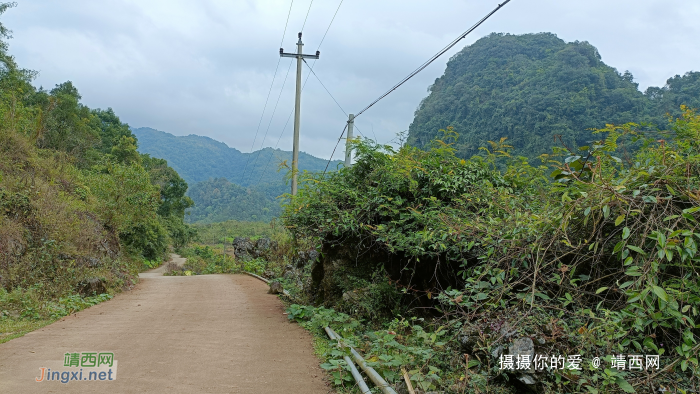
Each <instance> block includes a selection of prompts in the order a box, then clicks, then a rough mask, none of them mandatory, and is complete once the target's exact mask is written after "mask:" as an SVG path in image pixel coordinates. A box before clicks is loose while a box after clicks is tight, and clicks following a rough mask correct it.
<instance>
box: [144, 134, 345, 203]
mask: <svg viewBox="0 0 700 394" xmlns="http://www.w3.org/2000/svg"><path fill="white" fill-rule="evenodd" d="M133 132H134V135H136V136H137V137H138V139H139V151H140V152H142V153H148V154H150V155H152V156H157V157H162V158H165V159H166V160H168V163H169V164H170V165H171V166H172V167H173V168H174V169H175V170H176V171H177V172H178V173H179V174H181V175H182V177H183V178H184V179H185V180H186V181H187V182H188V183H189V184H191V185H192V184H194V183H196V182H201V181H206V180H209V179H213V178H226V179H227V180H229V181H231V182H233V183H236V184H238V185H241V186H246V187H247V186H254V185H255V186H258V187H259V188H262V189H266V190H267V189H269V194H270V195H271V197H273V198H274V197H277V196H278V195H280V194H282V193H284V192H286V191H287V189H286V186H285V182H284V172H283V171H277V170H278V166H279V164H280V163H281V162H283V161H285V160H286V161H287V163H291V162H292V152H289V151H283V150H280V149H272V148H269V147H268V148H264V149H261V150H257V151H255V152H251V153H243V152H241V151H239V150H238V149H236V148H231V147H229V146H228V145H226V144H225V143H223V142H219V141H216V140H214V139H212V138H209V137H205V136H201V135H195V134H190V135H187V136H175V135H173V134H170V133H166V132H164V131H159V130H155V129H152V128H150V127H141V128H136V129H133ZM326 163H327V160H324V159H320V158H317V157H314V156H311V155H309V154H307V153H304V152H300V153H299V168H300V170H307V171H323V169H324V168H325V167H326ZM338 163H339V161H335V162H333V163H331V164H330V165H329V168H332V169H335V168H336V165H337V164H338ZM244 170H245V171H244Z"/></svg>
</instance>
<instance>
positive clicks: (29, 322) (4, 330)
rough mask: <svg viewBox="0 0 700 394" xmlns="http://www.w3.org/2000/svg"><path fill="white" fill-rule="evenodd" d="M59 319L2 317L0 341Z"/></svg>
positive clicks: (13, 337) (2, 341)
mask: <svg viewBox="0 0 700 394" xmlns="http://www.w3.org/2000/svg"><path fill="white" fill-rule="evenodd" d="M57 320H59V319H40V320H34V319H24V318H13V317H4V318H1V319H0V343H5V342H7V341H10V340H13V339H15V338H19V337H21V336H23V335H24V334H26V333H28V332H32V331H34V330H38V329H40V328H42V327H46V326H48V325H49V324H51V323H54V322H56V321H57Z"/></svg>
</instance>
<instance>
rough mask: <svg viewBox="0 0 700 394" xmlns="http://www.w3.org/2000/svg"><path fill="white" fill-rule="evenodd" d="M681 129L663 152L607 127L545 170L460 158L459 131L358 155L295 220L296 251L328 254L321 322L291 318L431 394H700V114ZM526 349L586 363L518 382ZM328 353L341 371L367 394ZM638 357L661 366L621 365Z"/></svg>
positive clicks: (504, 160)
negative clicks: (422, 145) (507, 364)
mask: <svg viewBox="0 0 700 394" xmlns="http://www.w3.org/2000/svg"><path fill="white" fill-rule="evenodd" d="M680 112H681V115H680V116H679V117H677V118H672V119H670V123H669V124H668V126H669V131H666V132H661V134H660V135H662V136H663V139H657V138H653V139H650V138H647V137H646V134H645V131H647V130H649V128H648V127H645V126H642V125H638V124H634V123H627V124H624V125H620V126H614V125H608V126H607V127H605V128H603V129H599V130H596V131H595V132H594V135H593V138H596V139H597V141H595V142H592V143H591V144H590V145H588V146H582V147H578V148H575V149H571V150H570V149H569V148H567V147H565V146H564V147H560V148H556V149H555V150H554V151H553V153H552V154H548V155H543V156H541V157H540V158H541V163H542V164H541V165H537V166H532V165H530V164H528V161H527V160H526V159H525V158H522V157H514V156H512V149H511V148H510V147H509V146H508V145H507V142H508V141H507V140H505V139H503V140H501V141H498V142H492V143H491V145H490V146H489V147H488V148H484V149H482V151H481V152H482V153H481V154H480V155H477V156H474V157H472V158H471V159H469V160H465V159H461V158H459V157H457V156H456V152H455V145H454V144H455V141H456V140H457V135H456V133H455V132H454V131H453V130H451V129H448V130H446V131H445V130H443V137H442V138H441V140H436V141H434V142H433V144H432V146H431V148H430V149H429V150H427V151H423V150H419V149H417V148H413V147H408V146H404V147H401V148H400V149H398V150H394V149H393V148H392V147H390V146H380V145H376V144H373V143H371V142H367V141H358V142H356V144H355V151H356V154H357V162H356V164H355V165H353V166H352V167H351V168H343V169H341V170H340V171H338V172H334V173H327V174H325V175H324V174H316V175H313V174H307V179H306V182H305V183H304V187H302V188H301V190H300V192H299V194H298V196H297V197H296V198H295V199H293V200H292V201H291V202H290V204H289V205H287V206H286V209H285V211H284V214H283V221H284V224H285V225H286V227H287V228H288V229H289V231H290V233H291V234H292V237H293V239H294V240H295V241H296V242H304V243H305V244H307V245H308V244H310V245H315V246H316V247H317V249H318V250H319V251H320V258H319V260H318V262H316V263H313V264H312V266H311V267H309V271H310V272H309V280H308V281H307V282H306V283H307V285H306V287H305V288H304V293H305V295H306V297H307V299H308V301H309V302H308V303H307V304H308V305H314V306H304V305H303V304H304V303H300V304H299V305H292V306H290V308H289V309H288V313H289V317H290V318H291V319H294V320H296V321H299V322H300V323H301V324H302V325H304V326H305V327H307V328H309V329H311V330H312V331H313V332H314V333H316V334H318V335H319V337H325V333H324V332H323V331H322V328H323V327H324V326H325V325H330V326H331V327H332V328H333V329H334V330H336V331H337V332H338V333H340V334H341V335H342V336H344V337H345V338H346V340H347V341H348V342H349V343H351V344H354V345H355V346H356V347H357V348H358V349H360V350H362V352H363V353H364V354H365V357H366V358H367V359H368V360H369V361H370V364H371V365H374V366H375V368H376V369H377V370H378V371H380V373H382V375H383V376H384V378H385V379H386V380H388V381H390V382H392V383H393V384H396V385H397V386H400V385H401V384H402V383H401V376H402V374H401V368H405V369H406V370H407V371H408V374H409V376H410V379H411V381H412V383H413V386H414V387H418V388H420V389H421V390H423V391H430V390H434V391H444V392H450V393H452V392H454V393H462V392H471V393H515V392H526V391H534V392H541V393H567V392H568V393H581V392H589V393H618V392H620V393H621V392H647V393H651V392H657V391H658V390H668V391H671V392H679V393H681V392H693V391H692V390H694V389H695V388H697V387H700V366H699V365H698V353H699V350H700V328H699V327H698V325H697V322H698V319H700V271H699V270H698V263H699V262H700V255H698V248H697V245H698V243H699V242H700V227H699V224H698V220H699V219H700V194H699V190H700V144H699V143H698V141H700V115H698V114H697V113H696V112H694V111H693V110H691V109H689V108H686V107H682V108H681V109H680ZM657 133H658V131H655V132H654V134H653V135H654V136H655V137H658V135H659V134H657ZM623 141H625V142H624V143H623ZM632 143H634V144H637V145H636V146H641V148H640V149H639V150H637V151H631V152H630V151H629V150H627V147H626V146H625V144H632ZM621 152H622V153H621ZM625 152H626V155H625V154H624V153H625ZM523 343H525V344H530V345H531V350H532V351H533V352H534V353H536V354H540V355H546V356H549V357H551V356H563V357H564V358H565V359H566V358H568V356H571V355H580V356H581V359H582V362H581V363H580V367H581V369H580V370H577V369H572V368H571V367H569V368H567V367H561V368H549V367H548V368H545V369H543V370H541V371H531V370H527V371H522V370H521V371H517V370H507V369H504V368H502V365H501V362H502V360H503V359H502V356H504V355H505V356H507V355H514V354H516V353H518V352H517V349H518V347H519V346H520V347H522V346H521V345H522V344H523ZM514 348H515V349H516V350H514ZM327 350H328V352H327V353H326V354H325V357H326V358H327V359H328V362H326V363H325V364H324V368H326V369H328V370H329V371H331V372H332V373H333V376H334V377H335V383H336V384H337V385H339V386H343V387H351V386H352V385H353V383H352V382H351V381H350V379H349V378H348V372H346V370H345V367H344V365H343V361H342V357H340V356H341V352H340V350H338V349H337V348H334V347H332V346H329V347H327ZM521 353H522V351H521ZM518 354H520V353H518ZM638 354H640V355H659V356H660V367H659V368H658V369H655V368H652V369H649V370H646V369H643V370H634V369H633V370H630V368H628V367H627V364H625V366H626V367H625V368H624V369H622V368H618V367H615V365H614V363H613V361H614V359H613V356H618V355H638ZM594 357H599V358H600V359H601V364H600V367H599V368H594V367H593V366H592V359H593V358H594ZM625 360H626V359H625ZM625 363H626V361H625ZM645 368H646V367H645Z"/></svg>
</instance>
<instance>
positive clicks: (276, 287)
mask: <svg viewBox="0 0 700 394" xmlns="http://www.w3.org/2000/svg"><path fill="white" fill-rule="evenodd" d="M283 293H284V288H283V287H282V284H281V283H280V282H279V281H276V280H273V281H272V282H270V290H268V291H267V294H283Z"/></svg>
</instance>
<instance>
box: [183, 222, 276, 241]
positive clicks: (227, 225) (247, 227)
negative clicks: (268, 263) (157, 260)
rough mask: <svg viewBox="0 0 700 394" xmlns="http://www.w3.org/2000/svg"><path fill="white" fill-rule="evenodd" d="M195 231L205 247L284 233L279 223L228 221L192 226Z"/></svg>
mask: <svg viewBox="0 0 700 394" xmlns="http://www.w3.org/2000/svg"><path fill="white" fill-rule="evenodd" d="M192 226H193V227H194V228H196V229H197V232H198V237H199V242H201V243H203V244H205V245H216V244H220V243H222V242H224V239H226V242H231V241H233V238H235V237H248V238H253V239H255V238H261V237H274V236H276V235H280V234H282V233H283V232H284V229H283V228H282V225H281V223H274V222H273V223H265V222H242V221H238V220H228V221H225V222H220V223H211V224H193V225H192Z"/></svg>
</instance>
